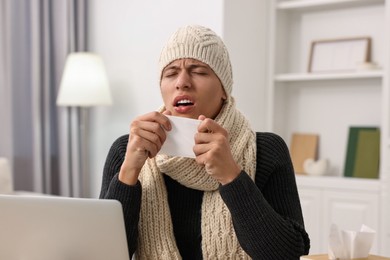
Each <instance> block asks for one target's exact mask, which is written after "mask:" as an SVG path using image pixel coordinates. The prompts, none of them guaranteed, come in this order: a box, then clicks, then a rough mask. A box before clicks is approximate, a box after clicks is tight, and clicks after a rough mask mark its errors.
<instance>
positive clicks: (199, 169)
mask: <svg viewBox="0 0 390 260" xmlns="http://www.w3.org/2000/svg"><path fill="white" fill-rule="evenodd" d="M215 120H216V121H217V122H218V123H219V124H220V125H221V126H223V127H224V128H225V129H226V130H227V131H228V133H229V142H230V147H231V151H232V154H233V157H234V159H235V160H236V161H237V162H238V164H239V165H240V166H241V167H242V169H243V170H245V171H246V172H247V173H248V174H249V175H250V176H251V178H252V179H254V176H255V169H256V140H255V138H256V137H255V133H254V132H253V131H252V130H251V128H250V126H249V123H248V121H247V120H246V119H245V117H244V116H243V115H242V114H241V113H240V112H239V111H238V110H236V107H235V102H234V99H233V98H232V97H229V98H228V100H227V101H225V105H224V107H223V108H222V110H221V112H220V113H219V115H218V116H217V118H216V119H215ZM161 173H164V174H167V175H169V176H170V177H171V178H173V179H174V180H176V181H178V182H179V183H180V184H182V185H184V186H186V187H189V188H193V189H198V190H202V191H204V195H203V202H202V209H201V216H202V219H201V233H202V253H203V259H250V258H249V256H248V255H247V254H246V253H245V252H244V250H243V249H242V248H241V246H240V244H239V243H238V240H237V236H236V234H235V231H234V228H233V224H232V218H231V215H230V212H229V210H228V208H227V206H226V205H225V204H224V202H223V200H222V198H221V196H220V194H219V191H218V187H219V183H218V182H217V181H216V180H215V179H213V178H212V177H211V176H210V175H209V174H207V172H206V170H205V168H204V166H203V165H198V164H197V163H196V161H195V160H194V159H191V158H183V157H168V156H164V155H158V156H157V157H156V158H155V159H149V160H147V162H146V163H145V165H144V167H143V168H142V171H141V174H140V178H139V180H140V181H141V183H142V204H141V216H140V221H139V236H138V247H137V250H136V256H137V259H181V256H180V253H179V250H178V248H177V245H176V242H175V237H174V233H173V227H172V220H171V215H170V211H169V205H168V196H167V190H166V187H165V184H164V179H163V176H162V174H161Z"/></svg>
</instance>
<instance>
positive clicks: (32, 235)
mask: <svg viewBox="0 0 390 260" xmlns="http://www.w3.org/2000/svg"><path fill="white" fill-rule="evenodd" d="M0 259H2V260H3V259H4V260H108V259H115V260H129V254H128V248H127V240H126V232H125V225H124V220H123V213H122V206H121V204H120V202H118V201H115V200H98V199H78V198H77V199H76V198H65V197H50V196H15V195H14V196H13V195H0Z"/></svg>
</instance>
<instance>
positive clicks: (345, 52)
mask: <svg viewBox="0 0 390 260" xmlns="http://www.w3.org/2000/svg"><path fill="white" fill-rule="evenodd" d="M370 59H371V38H370V37H354V38H341V39H328V40H318V41H313V42H312V43H311V48H310V57H309V66H308V72H309V73H321V72H348V71H356V70H357V68H358V66H359V63H363V62H369V61H370Z"/></svg>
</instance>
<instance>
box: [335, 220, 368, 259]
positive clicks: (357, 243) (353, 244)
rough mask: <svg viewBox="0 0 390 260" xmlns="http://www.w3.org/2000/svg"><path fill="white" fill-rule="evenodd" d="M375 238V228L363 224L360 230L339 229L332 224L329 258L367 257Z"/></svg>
mask: <svg viewBox="0 0 390 260" xmlns="http://www.w3.org/2000/svg"><path fill="white" fill-rule="evenodd" d="M374 238H375V230H373V229H371V228H369V227H367V226H366V225H362V227H361V228H360V231H347V230H341V231H340V230H339V228H338V227H337V225H335V224H332V226H331V227H330V233H329V252H328V256H329V259H332V260H334V259H340V260H344V259H355V258H367V257H368V255H369V253H370V249H371V246H372V243H373V242H374Z"/></svg>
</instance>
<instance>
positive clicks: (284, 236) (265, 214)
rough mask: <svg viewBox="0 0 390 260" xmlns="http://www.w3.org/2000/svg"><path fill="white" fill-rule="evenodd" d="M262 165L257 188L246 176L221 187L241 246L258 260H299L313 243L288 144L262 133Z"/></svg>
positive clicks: (259, 159) (259, 155)
mask: <svg viewBox="0 0 390 260" xmlns="http://www.w3.org/2000/svg"><path fill="white" fill-rule="evenodd" d="M256 162H257V167H256V176H255V182H253V181H252V180H251V178H250V177H249V176H248V174H247V173H245V172H244V171H242V172H241V173H240V175H239V176H238V177H237V178H236V179H235V180H234V181H232V182H231V183H229V184H226V185H224V186H221V187H220V194H221V197H222V199H223V200H224V202H225V203H226V205H227V207H228V208H229V210H230V212H231V214H232V219H233V225H234V229H235V231H236V234H237V237H238V240H239V242H240V245H241V246H242V248H243V249H244V250H245V251H246V252H247V254H249V255H250V256H251V257H252V258H253V259H299V257H300V256H301V255H305V254H308V251H309V248H310V240H309V237H308V234H307V233H306V231H305V227H304V223H303V216H302V210H301V205H300V201H299V196H298V191H297V186H296V182H295V175H294V171H293V167H292V163H291V159H290V156H289V151H288V148H287V146H286V144H285V142H284V141H283V139H282V138H280V137H279V136H277V135H275V134H271V133H261V134H260V133H258V134H257V159H256Z"/></svg>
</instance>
